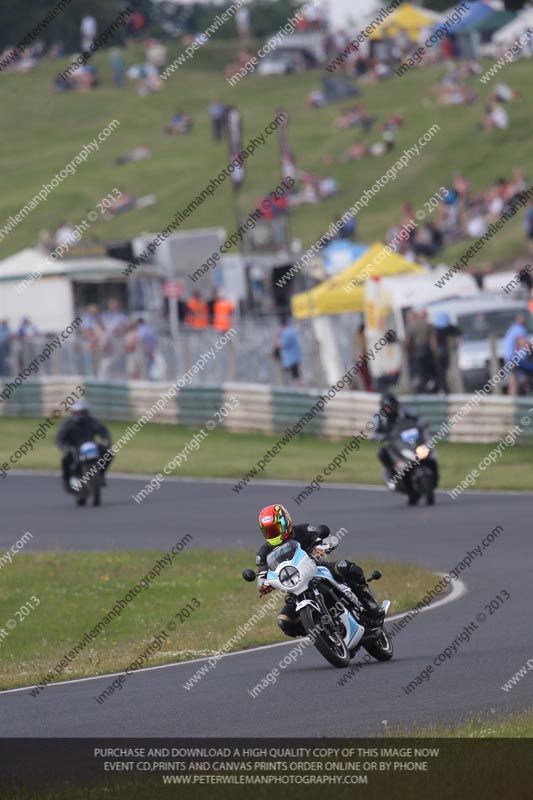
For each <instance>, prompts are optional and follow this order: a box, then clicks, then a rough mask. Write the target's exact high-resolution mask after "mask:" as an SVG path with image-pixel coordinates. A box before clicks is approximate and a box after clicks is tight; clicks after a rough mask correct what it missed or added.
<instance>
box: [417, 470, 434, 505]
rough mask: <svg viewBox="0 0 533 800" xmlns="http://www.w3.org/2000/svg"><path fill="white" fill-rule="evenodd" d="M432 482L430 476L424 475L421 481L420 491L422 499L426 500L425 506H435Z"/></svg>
mask: <svg viewBox="0 0 533 800" xmlns="http://www.w3.org/2000/svg"><path fill="white" fill-rule="evenodd" d="M433 483H434V481H433V478H432V477H431V475H424V477H423V478H422V481H421V487H420V488H421V491H422V494H423V495H424V497H425V498H426V505H427V506H433V505H435V487H434V485H433Z"/></svg>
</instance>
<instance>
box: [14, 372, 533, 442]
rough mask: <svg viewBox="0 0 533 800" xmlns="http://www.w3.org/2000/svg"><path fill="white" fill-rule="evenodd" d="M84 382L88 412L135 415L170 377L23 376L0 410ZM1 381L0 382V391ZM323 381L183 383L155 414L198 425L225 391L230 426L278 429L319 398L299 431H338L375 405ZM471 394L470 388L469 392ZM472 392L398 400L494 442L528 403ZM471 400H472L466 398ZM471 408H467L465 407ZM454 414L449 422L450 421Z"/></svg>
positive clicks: (44, 406) (31, 411)
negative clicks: (316, 384)
mask: <svg viewBox="0 0 533 800" xmlns="http://www.w3.org/2000/svg"><path fill="white" fill-rule="evenodd" d="M77 385H81V386H83V387H84V388H85V389H86V399H87V400H88V402H89V404H90V406H91V410H92V413H94V414H95V415H96V416H99V417H101V418H102V419H104V420H124V421H131V420H137V419H139V418H140V417H142V416H143V414H144V413H145V412H146V411H147V410H148V409H150V408H151V407H152V406H154V404H156V403H157V401H158V400H159V399H160V398H161V397H162V396H163V395H164V394H165V392H167V391H168V389H169V383H166V382H165V383H159V382H157V383H156V382H154V381H130V382H120V381H88V380H86V379H84V378H83V376H79V377H74V376H68V377H46V378H37V379H33V380H28V381H26V382H25V383H24V384H23V385H21V386H19V387H18V388H17V390H16V391H15V392H14V393H13V394H12V396H11V397H10V398H9V399H7V400H4V401H2V402H0V415H7V416H27V417H45V416H47V415H48V414H49V413H51V411H52V410H53V409H55V408H57V407H58V406H59V404H60V402H61V400H62V399H63V398H64V397H65V396H66V395H68V394H69V393H70V392H71V390H72V388H73V387H74V386H77ZM2 389H3V385H2V384H1V383H0V393H1V391H2ZM329 392H330V395H332V396H328V388H324V389H321V390H320V389H312V390H310V389H303V388H302V389H297V388H284V387H269V386H265V385H263V384H257V383H234V382H227V383H223V384H221V385H219V386H194V385H188V386H184V387H183V388H180V389H179V391H177V393H176V394H175V396H173V397H171V398H170V399H168V400H165V402H162V403H160V404H159V405H160V406H161V408H160V409H159V408H158V410H157V413H156V414H155V415H154V416H153V422H159V423H170V424H180V425H186V426H192V427H194V426H196V425H201V424H202V423H203V422H204V421H205V420H206V419H207V418H208V417H211V416H213V414H214V413H215V411H217V410H218V409H220V407H221V406H222V405H223V404H224V403H225V401H226V400H227V399H229V398H230V397H234V398H236V399H237V400H238V405H237V406H236V407H235V410H233V411H232V413H231V414H229V415H228V416H227V417H226V418H225V419H224V421H223V422H222V423H221V426H222V427H224V428H225V429H226V430H230V431H241V432H245V431H257V432H262V433H274V432H282V431H284V430H285V429H286V428H287V427H288V426H290V425H294V424H296V423H297V422H298V421H300V420H303V419H305V417H306V414H308V415H309V412H310V409H311V408H312V407H313V406H314V405H315V404H316V403H317V402H318V401H319V400H320V399H321V398H322V399H323V400H324V401H325V402H324V404H323V405H324V408H323V410H322V411H321V412H319V413H315V414H313V415H312V418H308V421H307V423H306V424H305V434H306V435H309V434H311V435H315V436H319V437H322V438H327V439H342V438H343V437H346V436H353V435H354V434H355V433H357V432H358V431H360V430H361V429H364V427H365V424H366V423H368V422H369V421H371V420H372V417H373V415H374V414H375V413H376V412H377V411H378V408H379V395H378V394H375V393H369V392H358V391H350V390H341V391H337V392H336V393H335V392H333V391H332V390H331V389H329ZM474 397H475V395H474ZM472 398H473V396H472V395H468V394H464V395H458V394H454V395H447V396H443V395H438V396H429V395H413V396H403V397H402V398H401V400H402V403H404V404H405V405H407V407H408V408H409V409H410V410H412V411H413V412H414V413H416V414H417V415H419V416H421V417H422V418H423V419H424V420H425V421H426V423H427V425H428V427H429V429H430V431H431V434H432V435H434V434H436V433H438V432H440V433H439V436H438V439H439V441H440V440H442V441H446V440H447V441H451V442H492V441H497V440H499V439H500V438H501V437H503V436H505V435H506V434H507V433H508V431H509V430H511V429H512V428H513V427H514V426H515V425H517V424H518V423H519V422H520V419H521V418H522V417H523V415H524V414H525V413H526V412H527V410H528V409H529V408H531V405H532V400H531V398H528V397H523V398H522V397H518V398H513V397H502V396H499V397H496V396H490V395H488V396H483V397H480V398H477V399H476V405H475V407H474V406H473V404H472ZM469 404H470V405H469ZM469 408H470V410H469ZM450 420H453V424H451V425H450V424H449V423H450ZM532 436H533V426H532V427H531V428H524V430H523V434H522V435H521V437H520V438H521V439H522V440H524V439H529V438H530V437H532Z"/></svg>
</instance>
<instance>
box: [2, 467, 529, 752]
mask: <svg viewBox="0 0 533 800" xmlns="http://www.w3.org/2000/svg"><path fill="white" fill-rule="evenodd" d="M144 483H145V479H144V478H142V479H141V478H136V479H132V478H130V479H127V480H126V479H121V478H118V477H115V476H112V477H111V479H110V486H109V488H108V489H107V491H106V492H105V495H104V500H103V502H104V505H103V506H102V507H101V508H97V509H93V508H86V509H78V508H75V507H74V504H73V501H72V500H71V498H69V497H68V496H66V495H63V494H62V493H61V490H60V488H59V483H58V479H57V477H51V476H50V477H45V476H39V475H25V476H22V475H16V474H13V475H9V476H8V478H7V480H5V481H3V483H2V523H3V524H2V529H1V531H0V553H2V552H3V551H5V550H6V549H7V548H9V547H10V546H11V545H12V544H13V542H14V541H16V539H17V538H19V536H20V535H21V534H22V533H24V532H25V531H28V530H29V531H31V532H32V534H33V536H34V539H33V540H32V541H31V542H30V543H29V544H28V545H27V546H26V548H27V550H26V551H27V552H30V551H33V550H57V549H59V550H120V549H154V550H158V549H160V550H161V551H166V550H168V549H169V547H170V546H171V545H172V544H174V543H175V542H176V541H178V540H179V539H180V538H181V537H182V536H183V535H184V534H185V533H191V534H192V535H193V536H194V541H193V543H192V544H191V545H189V546H190V547H199V548H200V547H201V548H206V547H209V548H213V549H222V548H223V549H227V548H231V549H235V548H241V547H247V548H255V547H256V546H258V545H259V543H260V538H259V532H258V529H257V526H256V517H257V511H258V509H259V508H260V507H262V506H264V505H266V504H267V503H271V502H282V503H285V504H286V505H287V506H288V507H289V509H290V510H291V511H292V512H293V517H295V518H296V521H299V522H304V521H308V522H313V523H316V524H319V523H321V522H325V523H327V524H329V526H330V527H331V529H332V530H333V531H335V530H337V529H338V528H340V527H346V528H347V529H348V530H349V531H350V535H349V537H346V538H345V539H344V541H343V543H342V544H341V545H340V547H339V549H338V550H337V551H336V554H338V557H340V558H342V557H343V556H352V557H357V556H359V558H360V559H361V560H362V562H363V564H364V565H365V567H366V568H367V570H368V569H371V567H372V564H371V562H369V561H368V560H367V559H365V555H367V554H374V555H376V556H380V557H384V558H388V559H391V560H395V561H408V562H416V563H419V564H421V565H423V566H425V567H428V568H431V569H433V570H435V571H439V572H441V573H444V572H447V571H448V570H450V569H452V568H453V567H455V566H456V564H457V563H458V562H460V561H461V560H462V558H463V556H464V555H465V554H466V552H467V550H470V551H472V550H473V549H474V548H475V547H476V546H477V545H479V544H480V543H481V540H482V539H483V538H484V537H485V536H486V535H487V534H488V533H490V531H491V530H493V529H494V528H495V526H497V525H501V526H502V527H503V528H504V531H503V533H501V534H500V535H499V537H498V538H497V539H496V540H495V541H494V542H493V543H492V544H491V545H490V546H489V547H488V548H487V549H485V550H483V555H482V557H479V556H478V557H476V558H475V559H474V561H473V563H472V565H471V566H470V568H469V569H467V570H465V571H463V572H462V573H461V578H462V580H463V581H464V583H465V585H466V588H467V592H466V593H465V594H463V595H462V596H460V597H459V599H457V600H456V601H454V602H450V603H447V604H444V605H442V606H440V607H438V608H436V609H434V610H429V611H427V612H426V613H423V614H420V615H418V616H417V617H416V619H414V620H412V621H411V622H410V624H409V625H408V626H407V627H405V628H404V629H403V630H401V631H400V632H399V633H398V634H397V635H396V636H395V637H394V647H395V657H394V659H393V660H392V661H391V662H388V663H378V662H372V663H371V664H369V665H368V666H364V667H363V668H362V669H360V670H359V671H358V672H357V673H356V674H355V675H354V676H353V677H352V678H351V680H349V681H348V682H347V684H346V685H344V686H339V684H338V681H339V679H340V678H341V677H342V676H343V675H344V674H345V671H344V670H337V669H334V668H333V667H331V666H329V665H328V664H327V662H325V661H324V660H323V658H322V657H321V656H320V655H319V654H318V652H317V651H316V650H315V649H314V648H313V647H307V648H306V649H305V650H304V652H303V654H302V656H301V658H300V659H299V660H297V661H296V663H293V664H291V665H290V666H288V667H287V668H286V669H282V670H280V673H281V674H280V677H279V678H278V681H277V683H276V684H275V685H274V686H269V687H268V688H267V689H265V690H264V691H263V692H262V693H261V694H259V696H258V697H257V698H256V699H254V698H252V697H251V696H250V694H249V693H248V691H247V690H248V689H252V688H253V687H254V686H255V685H256V684H258V683H259V682H260V681H261V679H262V678H263V677H264V676H265V674H266V673H267V672H270V670H272V669H273V668H274V667H279V661H280V660H282V659H283V657H284V655H285V654H286V653H288V652H289V649H290V648H291V647H294V644H295V641H292V640H291V641H290V642H289V643H288V644H287V645H282V646H276V647H269V648H262V649H259V650H256V651H250V652H248V653H240V654H235V655H230V656H228V657H225V658H223V659H222V660H220V661H219V662H218V664H217V666H216V669H213V670H210V671H209V672H208V673H207V674H206V675H205V676H204V677H203V678H202V680H201V681H200V683H198V684H197V685H196V686H194V687H193V688H192V689H190V690H187V689H185V688H183V684H184V683H185V682H186V681H187V680H188V679H189V678H190V677H191V676H192V675H193V674H194V673H195V672H196V670H197V669H199V668H200V667H201V666H202V664H204V663H205V662H204V661H197V662H195V663H191V662H189V663H181V664H176V665H170V666H168V667H163V668H153V669H148V670H145V671H141V672H138V673H135V674H133V675H131V676H130V677H129V679H128V681H127V682H126V684H125V685H124V687H123V689H122V690H121V691H120V692H115V694H113V695H112V696H111V697H110V698H109V699H108V700H107V701H106V702H105V703H104V704H103V705H98V704H97V703H96V701H95V699H94V698H95V696H96V695H98V694H100V693H101V692H102V691H103V690H104V689H105V688H106V687H107V686H109V684H110V683H111V681H112V678H109V677H102V678H97V679H88V680H87V679H85V680H81V681H74V682H71V683H64V684H58V685H51V686H49V687H47V688H46V689H45V690H44V692H42V693H41V694H40V695H39V696H38V697H36V698H33V697H31V696H30V695H29V692H28V690H27V689H23V690H14V691H8V692H3V693H0V736H12V737H13V736H14V737H30V736H35V737H40V736H53V737H60V736H65V737H71V736H95V737H96V736H98V737H101V736H117V737H118V736H121V737H122V736H133V737H136V736H138V737H141V736H143V737H148V736H153V737H157V736H169V737H172V736H176V737H180V736H182V737H194V736H199V737H200V736H202V737H205V736H213V737H214V736H220V737H227V736H256V737H257V736H258V735H261V736H265V737H269V736H343V735H346V736H361V735H366V734H376V733H378V734H379V733H380V731H382V730H383V722H384V721H385V720H386V721H387V723H388V724H389V725H390V726H395V725H405V726H410V725H411V724H415V723H416V724H424V723H427V722H431V721H439V720H440V721H442V720H444V721H452V720H461V719H465V718H468V717H469V716H470V714H471V713H482V712H484V713H490V712H491V711H492V710H494V711H495V712H504V711H506V710H512V709H516V710H518V709H523V708H525V707H531V704H532V699H533V675H532V676H531V677H529V676H526V677H524V678H523V679H522V680H521V681H520V683H519V684H518V685H516V686H515V687H514V688H513V689H512V690H511V691H509V692H504V691H502V689H501V688H500V687H501V685H502V684H503V683H505V682H506V681H507V680H508V679H509V678H510V677H511V676H512V675H513V674H514V673H515V672H516V671H517V670H518V669H519V668H520V667H521V666H522V665H523V664H525V663H526V661H527V660H528V659H530V658H531V657H532V656H533V645H532V643H531V623H530V598H531V570H532V566H533V557H532V556H533V544H532V534H531V503H532V499H533V498H532V496H531V495H528V494H518V493H515V494H513V493H491V494H489V493H481V492H473V493H468V494H463V495H462V496H461V497H459V498H458V499H456V500H451V499H450V498H449V497H448V495H447V494H446V493H445V492H441V493H439V495H438V499H437V505H436V506H435V507H434V508H431V509H426V508H425V507H420V508H415V509H410V508H407V507H405V506H404V502H405V501H404V498H403V497H400V496H399V495H392V494H389V493H387V492H385V491H381V490H378V489H375V490H374V489H370V488H353V487H351V488H339V487H337V488H322V489H321V491H320V492H318V493H315V494H314V495H313V496H312V497H310V498H309V499H308V500H307V501H306V502H305V503H304V504H302V505H301V506H300V507H297V506H296V505H295V503H294V501H293V500H292V496H293V495H295V494H297V491H296V489H297V486H296V484H295V485H290V484H287V483H284V484H278V485H275V484H272V483H269V484H259V485H255V486H250V487H248V488H247V489H245V490H244V491H241V492H240V493H239V494H236V493H235V492H233V491H232V490H231V486H232V484H231V482H222V481H218V482H217V481H215V482H210V481H194V480H184V481H167V482H166V483H165V485H163V487H162V488H160V489H159V491H158V492H156V493H153V494H152V495H151V496H150V497H149V498H148V499H147V500H145V502H144V503H142V504H141V505H138V504H136V503H135V502H134V501H133V500H132V499H131V495H132V494H134V493H136V492H138V491H139V490H140V489H141V488H142V486H143V485H144ZM30 499H31V502H30ZM245 566H252V567H253V564H251V565H247V564H243V563H241V561H239V560H236V564H235V569H236V570H239V571H240V570H241V569H242V568H243V567H245ZM375 586H376V589H379V584H376V585H375ZM427 588H428V589H430V588H432V586H428V587H427ZM502 590H505V591H506V592H508V593H509V594H510V599H508V600H507V601H506V602H505V603H504V604H503V605H502V606H501V607H500V608H499V609H498V610H496V611H495V612H493V613H492V614H491V613H490V609H489V610H487V609H486V608H485V606H486V605H487V604H488V603H490V601H491V600H492V599H493V598H495V596H496V595H497V594H500V595H501V593H502ZM250 591H251V592H252V591H254V589H253V587H252V586H250ZM280 599H281V598H280ZM221 602H222V599H221ZM479 613H484V614H485V615H486V618H485V620H484V621H483V622H478V628H477V630H476V631H475V632H474V633H473V635H472V638H471V639H470V641H469V642H463V643H461V645H460V647H459V648H458V650H457V653H456V655H455V656H454V657H453V658H452V659H451V660H447V661H445V662H444V663H443V664H442V665H441V666H439V667H437V668H435V669H434V672H433V674H432V675H431V679H430V680H429V682H424V683H423V684H422V685H420V686H418V687H417V688H416V690H415V691H413V692H412V693H411V694H409V695H407V694H406V693H405V692H404V690H403V688H402V687H403V686H406V685H407V684H408V683H410V682H411V681H413V680H414V679H415V677H416V676H417V675H418V673H419V671H420V670H422V669H424V668H426V667H427V665H430V664H432V662H433V659H434V658H435V657H436V656H437V655H438V654H439V653H441V651H443V650H444V648H445V647H446V646H448V645H449V644H450V643H451V642H452V641H453V640H454V639H455V638H456V637H457V636H458V635H459V634H460V633H461V631H462V630H463V628H464V627H465V625H467V624H469V623H470V622H471V621H472V620H476V615H477V614H479ZM248 617H249V613H248V611H247V609H246V608H243V619H242V622H243V623H244V622H246V620H247V619H248ZM263 624H265V625H274V624H275V622H274V620H273V619H272V620H270V619H269V618H265V620H264V622H263ZM205 647H206V648H209V642H205ZM357 658H358V656H356V659H357Z"/></svg>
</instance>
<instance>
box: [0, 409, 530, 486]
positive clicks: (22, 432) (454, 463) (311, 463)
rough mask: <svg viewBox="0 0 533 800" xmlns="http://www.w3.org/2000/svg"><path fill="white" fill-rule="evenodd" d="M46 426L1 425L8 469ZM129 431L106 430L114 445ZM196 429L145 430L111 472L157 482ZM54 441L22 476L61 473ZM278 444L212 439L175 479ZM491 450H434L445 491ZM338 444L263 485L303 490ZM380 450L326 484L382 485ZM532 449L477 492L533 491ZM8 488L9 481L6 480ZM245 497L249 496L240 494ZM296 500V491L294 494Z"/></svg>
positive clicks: (277, 461)
mask: <svg viewBox="0 0 533 800" xmlns="http://www.w3.org/2000/svg"><path fill="white" fill-rule="evenodd" d="M40 422H41V420H39V419H30V418H15V417H3V418H0V439H1V441H2V445H3V452H4V454H5V457H3V458H2V459H0V461H6V460H7V458H8V457H9V454H10V453H13V452H14V451H15V450H17V448H18V447H19V446H20V444H21V443H23V442H24V441H26V440H27V439H28V436H29V435H30V432H31V431H33V430H35V428H37V427H38V425H39V423H40ZM128 424H129V423H123V422H113V423H110V424H109V428H110V430H111V433H112V436H113V440H114V441H116V439H117V438H119V437H120V435H121V433H122V432H123V431H124V430H125V429H126V428H127V426H128ZM196 432H197V431H196V429H193V428H186V427H181V426H178V425H158V424H157V425H156V424H152V425H146V426H145V427H144V428H143V429H142V430H141V431H140V432H139V433H138V434H137V436H136V437H135V438H134V439H132V440H131V441H130V442H129V443H128V445H127V447H125V448H124V449H123V450H122V451H121V452H120V453H119V454H118V455H117V457H116V459H115V461H114V462H113V466H112V471H113V470H114V471H118V472H130V473H143V474H153V475H156V474H157V473H160V472H162V471H163V467H164V466H165V465H166V464H167V463H168V462H169V461H170V460H171V459H173V458H174V456H175V455H176V454H177V453H179V452H180V450H181V449H182V448H183V447H184V445H185V444H186V442H188V441H189V440H190V439H191V437H192V436H193V435H194V433H196ZM53 436H54V433H53V432H50V433H49V435H48V438H46V439H42V440H39V441H38V443H37V444H36V445H35V447H34V449H33V451H31V452H30V453H29V454H28V455H27V456H26V457H25V458H23V459H21V460H20V461H19V462H17V464H16V467H17V469H42V470H54V471H56V472H57V471H58V469H59V454H58V451H57V449H56V448H55V447H54V444H53ZM277 441H279V435H277V434H273V435H264V434H259V433H228V432H227V431H223V430H216V431H212V432H211V433H210V434H209V438H208V439H206V440H205V441H204V442H203V443H202V446H201V447H200V448H199V449H198V450H197V451H196V452H193V453H191V455H190V456H189V457H188V460H187V461H186V462H185V463H183V464H182V465H181V467H179V468H176V469H174V471H173V473H172V474H173V475H176V476H184V477H185V476H188V477H195V478H200V477H212V478H235V479H236V481H238V480H239V479H240V478H242V476H243V475H245V474H246V473H247V472H248V471H249V470H250V469H251V468H252V467H253V466H254V464H256V463H257V461H258V460H259V459H260V458H261V457H262V456H263V454H264V453H265V452H266V451H267V450H269V449H270V448H271V447H272V446H273V445H274V444H275V443H276V442H277ZM493 446H494V445H493V444H489V443H487V444H462V443H454V444H450V443H446V442H443V443H442V444H439V446H438V448H437V450H438V455H439V461H440V469H441V486H443V487H448V488H453V487H455V486H457V484H458V483H459V482H460V481H461V480H462V479H463V478H464V477H465V476H466V475H467V474H468V473H469V472H470V471H471V470H472V469H473V468H474V467H477V466H478V464H479V462H480V461H482V460H483V458H485V456H487V454H488V453H489V452H490V451H491V450H492V449H493ZM343 447H344V445H343V444H342V443H341V442H333V441H328V440H325V439H316V438H315V437H313V436H306V435H303V434H300V436H298V437H297V440H293V441H292V442H290V444H288V445H287V446H286V447H285V448H283V450H281V451H280V453H279V454H278V456H276V457H275V458H274V459H273V460H272V461H271V462H270V463H269V464H267V467H266V469H265V470H264V472H261V473H259V478H260V479H261V478H269V479H285V480H293V481H300V482H301V484H302V488H303V487H304V486H306V485H308V484H309V482H310V481H311V480H313V479H314V478H315V477H316V476H317V475H318V474H319V473H322V471H323V470H324V467H326V466H327V465H328V464H329V463H330V461H331V460H332V459H333V458H335V456H336V455H337V454H338V453H339V451H341V450H342V448H343ZM377 449H378V448H377V445H375V444H373V443H372V442H363V443H362V446H361V449H360V450H359V451H353V453H352V454H351V455H349V456H348V459H347V461H346V463H345V464H343V466H342V467H341V468H340V469H338V470H336V471H335V472H334V473H333V474H332V475H330V476H329V477H327V478H325V481H326V482H328V481H330V482H340V483H343V482H344V483H365V484H381V483H382V480H381V467H380V465H379V462H378V460H377V457H376V453H377ZM532 461H533V445H530V444H527V445H526V444H524V445H521V444H520V445H518V446H514V447H510V448H507V449H506V450H504V451H503V453H502V456H501V458H500V460H499V461H497V462H496V463H495V464H493V465H492V466H491V467H490V469H486V470H484V471H482V472H481V474H480V477H479V479H478V481H477V483H476V486H475V488H476V489H508V490H509V489H523V490H526V489H529V490H530V489H531V476H530V466H531V463H532ZM4 480H7V481H9V480H10V475H9V473H8V475H7V477H6V478H4ZM243 491H245V489H244V490H243ZM295 494H297V491H295Z"/></svg>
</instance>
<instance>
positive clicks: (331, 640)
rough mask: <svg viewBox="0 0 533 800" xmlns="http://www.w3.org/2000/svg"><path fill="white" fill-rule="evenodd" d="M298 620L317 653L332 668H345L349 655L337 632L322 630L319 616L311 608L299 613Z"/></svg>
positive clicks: (341, 637) (339, 633)
mask: <svg viewBox="0 0 533 800" xmlns="http://www.w3.org/2000/svg"><path fill="white" fill-rule="evenodd" d="M300 619H301V620H302V625H303V626H304V629H305V632H306V634H311V635H312V636H313V643H314V645H315V647H316V649H317V650H318V652H319V653H320V654H321V655H323V656H324V658H325V659H326V661H329V663H330V664H332V665H333V666H334V667H347V666H348V664H349V663H350V653H349V652H348V648H347V647H346V643H345V641H344V638H343V636H342V635H341V632H340V631H339V630H336V631H335V633H328V632H326V631H325V630H323V629H322V625H321V619H322V617H321V614H320V613H319V612H318V611H317V610H316V608H313V606H305V608H302V610H301V611H300Z"/></svg>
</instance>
